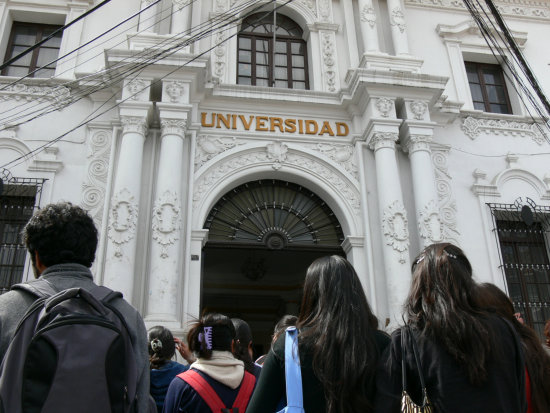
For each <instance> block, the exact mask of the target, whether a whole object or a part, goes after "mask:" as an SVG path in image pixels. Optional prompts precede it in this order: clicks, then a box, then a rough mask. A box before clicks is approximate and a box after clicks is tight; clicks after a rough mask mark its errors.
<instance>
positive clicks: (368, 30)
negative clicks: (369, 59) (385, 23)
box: [359, 0, 380, 53]
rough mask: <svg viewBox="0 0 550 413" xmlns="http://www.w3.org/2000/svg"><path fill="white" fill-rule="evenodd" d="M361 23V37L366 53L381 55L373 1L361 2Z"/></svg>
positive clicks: (364, 0) (360, 0)
mask: <svg viewBox="0 0 550 413" xmlns="http://www.w3.org/2000/svg"><path fill="white" fill-rule="evenodd" d="M359 21H360V22H361V35H362V38H363V47H364V48H365V50H364V51H365V53H379V52H380V43H379V41H378V28H377V25H376V12H375V10H374V7H373V4H372V0H359Z"/></svg>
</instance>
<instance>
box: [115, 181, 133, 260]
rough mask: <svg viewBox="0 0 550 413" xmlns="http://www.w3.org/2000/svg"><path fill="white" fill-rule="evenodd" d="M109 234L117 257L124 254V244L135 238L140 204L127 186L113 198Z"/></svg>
mask: <svg viewBox="0 0 550 413" xmlns="http://www.w3.org/2000/svg"><path fill="white" fill-rule="evenodd" d="M109 212H110V219H109V226H108V229H107V236H108V237H109V239H110V240H111V242H112V243H113V244H114V245H115V257H121V256H122V246H123V245H124V244H126V243H127V242H128V241H130V240H131V239H132V238H134V236H135V233H136V225H137V218H138V206H137V204H136V203H135V201H134V196H133V195H132V194H131V193H130V191H128V190H127V189H126V188H123V189H122V190H120V191H119V192H118V193H117V194H115V196H113V199H112V200H111V208H110V210H109Z"/></svg>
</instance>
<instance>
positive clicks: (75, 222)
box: [0, 202, 151, 413]
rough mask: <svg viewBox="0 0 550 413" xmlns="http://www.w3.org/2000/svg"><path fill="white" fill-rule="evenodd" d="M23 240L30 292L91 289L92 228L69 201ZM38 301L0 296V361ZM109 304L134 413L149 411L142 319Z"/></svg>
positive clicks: (21, 292)
mask: <svg viewBox="0 0 550 413" xmlns="http://www.w3.org/2000/svg"><path fill="white" fill-rule="evenodd" d="M23 240H24V243H25V246H26V247H27V250H28V252H29V254H30V257H31V263H32V268H33V271H34V275H35V278H37V279H36V280H33V281H29V282H28V283H27V284H28V285H30V286H31V287H30V288H31V289H32V284H33V283H36V282H41V283H44V282H45V281H46V282H47V283H48V284H49V285H50V287H51V288H52V289H53V290H55V291H62V290H65V289H68V288H75V287H78V288H82V289H84V290H87V291H89V290H91V289H93V288H95V287H96V284H95V283H94V281H93V276H92V272H91V271H90V267H91V266H92V263H93V261H94V258H95V252H96V248H97V229H96V227H95V225H94V221H93V219H92V218H91V217H90V215H89V214H88V213H87V212H86V211H84V210H83V209H82V208H80V207H78V206H76V205H73V204H71V203H70V202H60V203H57V204H49V205H46V206H44V207H43V208H42V209H39V210H38V211H36V212H35V214H34V215H33V216H32V217H31V219H30V220H29V222H28V223H27V225H26V226H25V228H24V230H23ZM44 280H45V281H44ZM37 298H38V297H37V296H36V295H34V294H32V293H31V292H30V291H27V290H26V289H12V290H11V291H9V292H7V293H6V294H3V295H1V296H0V360H1V359H3V358H4V354H5V353H6V350H7V349H8V346H9V343H10V341H11V339H12V337H13V336H14V334H15V329H16V327H17V325H18V324H19V321H20V320H21V318H22V317H23V315H24V314H25V313H26V311H27V309H28V308H29V307H30V306H31V305H32V304H33V302H34V301H35V300H36V299H37ZM110 304H111V305H112V306H113V307H114V308H115V309H116V310H118V312H119V313H120V314H121V316H122V317H123V318H124V320H125V322H126V325H127V327H128V332H129V335H130V339H131V341H132V347H133V349H134V353H135V354H134V356H135V360H136V363H137V367H138V384H137V386H138V387H137V399H138V404H137V411H138V412H140V413H141V412H148V411H149V408H150V406H151V401H150V396H149V356H148V354H147V344H146V343H147V341H146V340H147V331H146V329H145V325H144V323H143V319H142V318H141V316H140V315H139V313H138V312H137V311H136V309H134V308H133V307H132V306H131V305H130V304H128V303H127V302H126V301H125V300H124V299H122V298H115V299H113V300H112V301H111V302H110ZM91 345H93V343H91ZM82 374H86V372H82ZM76 410H78V409H75V411H76Z"/></svg>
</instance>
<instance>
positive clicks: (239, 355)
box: [0, 203, 550, 413]
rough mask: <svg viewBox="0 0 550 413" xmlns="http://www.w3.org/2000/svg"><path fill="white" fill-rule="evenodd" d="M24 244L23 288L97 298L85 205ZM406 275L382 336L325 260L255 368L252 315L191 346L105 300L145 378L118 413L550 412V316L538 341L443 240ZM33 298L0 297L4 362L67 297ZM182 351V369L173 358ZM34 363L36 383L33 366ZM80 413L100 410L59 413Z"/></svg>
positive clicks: (39, 221)
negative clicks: (36, 316) (398, 315)
mask: <svg viewBox="0 0 550 413" xmlns="http://www.w3.org/2000/svg"><path fill="white" fill-rule="evenodd" d="M24 241H25V244H26V246H27V248H28V251H29V253H30V256H31V260H32V265H33V268H34V270H35V275H36V278H37V280H35V281H31V282H29V283H28V285H31V286H33V285H34V286H35V289H39V288H38V287H41V284H40V280H42V281H41V282H42V283H44V282H47V283H48V284H49V286H50V287H52V288H54V289H55V291H59V292H60V293H59V294H57V295H56V296H55V297H57V296H59V295H61V296H62V297H61V298H65V296H66V295H67V293H66V290H67V289H69V288H73V289H74V288H78V289H83V290H90V291H94V288H95V284H94V283H93V277H92V274H91V272H90V269H89V267H90V266H91V264H92V262H93V258H94V255H95V249H96V246H97V231H96V229H95V226H94V224H93V221H92V219H91V218H90V216H89V215H88V214H87V213H86V212H85V211H83V210H82V209H81V208H79V207H76V206H73V205H71V204H69V203H60V204H52V205H48V206H46V207H44V208H43V209H41V210H39V211H38V212H37V213H36V214H35V215H34V216H33V217H32V218H31V220H30V221H29V223H28V224H27V226H26V227H25V230H24ZM411 279H412V281H411V284H410V290H409V293H408V296H407V298H406V300H405V303H404V314H403V323H402V324H403V325H402V326H400V327H398V328H396V329H395V331H393V332H391V334H388V333H387V332H385V331H382V330H381V329H380V328H379V324H378V319H377V317H376V315H375V314H373V312H372V310H371V308H370V306H369V303H368V301H367V298H366V296H365V293H364V289H363V286H362V285H361V282H360V280H359V277H358V275H357V273H356V271H355V269H354V268H353V266H352V265H351V264H350V263H349V262H348V261H347V260H346V259H345V258H343V257H341V256H336V255H333V256H327V257H323V258H319V259H317V260H316V261H314V262H313V263H312V264H311V265H310V266H309V268H308V270H307V272H306V275H305V280H304V285H303V294H302V301H301V304H300V310H299V314H297V315H287V316H285V317H283V318H282V319H281V320H280V321H279V323H277V325H276V326H275V329H274V334H273V340H272V343H271V347H270V349H269V351H268V352H267V354H265V355H263V356H261V357H260V358H258V359H257V360H256V361H254V353H253V335H252V331H251V329H250V326H249V325H248V324H247V323H246V321H244V320H241V319H231V318H229V317H227V316H225V315H223V314H216V313H209V314H204V315H203V316H202V317H201V318H200V320H197V321H196V322H195V323H193V324H192V325H191V326H190V329H189V332H188V334H187V337H186V340H185V341H184V340H182V339H180V338H177V337H174V336H173V335H172V332H171V331H170V330H169V329H167V328H165V327H163V326H156V327H153V328H151V329H150V330H149V331H148V332H146V331H145V327H144V323H143V321H142V319H141V317H140V316H139V314H138V313H137V311H136V310H135V309H133V308H132V307H131V306H130V305H129V304H127V303H126V302H125V301H124V299H123V298H121V297H120V296H116V295H108V297H109V300H111V301H109V300H107V299H102V300H101V302H102V303H103V302H105V303H106V305H108V307H109V308H113V309H114V310H116V313H117V314H118V315H119V316H120V317H121V319H123V320H124V325H125V326H126V327H125V328H126V329H127V331H128V335H129V337H130V340H131V342H132V351H133V357H132V360H133V362H135V366H136V368H135V369H134V370H135V372H134V375H135V377H137V379H136V384H135V386H132V388H134V387H135V390H134V393H135V395H134V394H133V393H132V395H133V396H134V397H131V399H130V400H129V401H128V402H127V403H126V404H127V406H126V404H125V405H124V406H123V405H122V404H120V410H117V409H115V408H114V407H113V409H112V410H111V411H113V412H115V411H116V412H119V411H120V412H125V413H126V412H129V411H137V412H143V413H146V412H147V413H150V412H153V411H155V412H158V413H161V412H164V413H178V412H186V413H209V412H214V413H244V412H245V411H246V412H247V413H269V412H278V411H280V410H282V409H284V408H285V406H287V405H288V406H287V409H289V408H290V407H291V408H292V409H289V410H287V411H289V412H290V411H303V412H309V413H313V412H314V413H319V412H326V413H350V412H388V413H393V412H417V411H418V412H450V413H460V412H471V411H480V412H499V413H501V412H510V413H512V412H514V413H524V412H529V413H545V412H550V348H549V346H550V320H549V322H548V323H547V325H546V328H545V334H546V336H547V341H546V342H545V343H542V342H541V341H540V340H539V338H538V337H537V335H536V333H535V332H534V330H532V329H531V328H530V327H528V326H526V325H525V324H523V323H522V320H521V318H520V317H518V315H517V313H516V312H515V310H514V306H513V304H512V302H511V301H510V299H509V298H508V297H507V295H506V294H505V293H504V292H503V291H502V290H500V289H499V288H498V287H497V286H495V285H493V284H488V283H482V284H481V283H477V282H476V281H475V280H474V278H473V271H472V267H471V264H470V262H469V261H468V259H467V257H466V256H465V254H464V252H463V251H462V250H461V249H460V248H458V247H457V246H455V245H452V244H449V243H439V244H433V245H430V246H428V247H426V248H425V249H424V250H423V251H422V252H421V253H420V254H419V255H418V256H417V257H416V259H415V260H414V261H413V265H412V277H411ZM44 280H45V281H44ZM32 291H33V290H32V288H28V287H24V288H23V287H20V288H15V289H14V290H12V291H10V292H8V293H6V294H4V295H2V296H0V358H4V355H6V357H14V356H13V355H12V353H13V350H12V349H11V348H10V347H11V346H10V342H11V341H12V340H14V336H17V334H19V329H20V327H18V326H21V325H23V323H22V322H21V320H22V318H23V319H24V318H26V317H28V314H29V312H30V311H31V310H32V309H33V308H34V307H37V305H38V304H41V305H44V306H45V310H44V311H46V310H48V311H49V310H51V308H52V307H54V305H55V304H59V302H60V301H61V298H57V299H55V297H54V298H47V297H45V298H43V299H42V301H41V299H40V298H37V296H38V297H40V296H39V294H34V295H33V293H32ZM82 295H84V296H86V294H85V293H82ZM33 303H34V304H33ZM29 307H30V309H29ZM96 307H98V308H99V305H96ZM114 310H113V311H114ZM64 311H65V313H67V311H73V309H72V307H65V310H64ZM75 331H77V330H75ZM78 331H80V330H78ZM71 339H73V340H76V339H77V338H75V337H71ZM296 341H297V345H296V344H295V343H296ZM118 345H120V343H119V344H118ZM113 346H115V345H114V344H113ZM42 347H44V346H42ZM29 348H30V347H29ZM41 350H43V348H42V349H41ZM33 351H34V350H33ZM19 352H20V353H24V351H23V350H20V351H19ZM176 352H178V353H179V354H180V355H181V357H182V358H183V359H184V360H185V364H183V363H179V362H177V361H175V360H174V356H175V354H176ZM147 353H148V356H147ZM31 356H32V355H28V356H27V362H26V363H25V364H24V365H25V368H28V365H29V363H31V362H29V361H28V360H34V361H33V363H38V361H37V358H36V357H34V358H32V357H31ZM21 357H23V356H21ZM83 357H85V355H83ZM112 358H113V356H112V355H107V360H108V361H109V362H113V360H112ZM55 360H61V356H59V357H58V358H57V359H55ZM5 361H6V360H4V361H3V362H2V369H1V373H0V374H1V375H0V411H7V410H6V407H5V406H6V403H5V400H3V398H9V396H4V394H9V392H13V391H14V388H16V387H17V386H21V385H22V384H21V383H13V381H10V380H8V377H7V373H6V371H7V370H6V368H5V364H7V363H5ZM51 363H52V362H50V364H51ZM31 364H32V363H31ZM293 366H296V367H295V368H296V369H297V371H298V376H294V379H292V377H293V376H292V374H294V373H296V371H294V370H293V369H294V367H293ZM30 367H31V369H32V370H33V371H34V374H36V371H37V369H38V366H32V365H31V366H30ZM126 367H127V366H126ZM132 371H133V370H132ZM24 377H26V376H24ZM295 377H299V381H298V384H296V381H295ZM56 379H57V377H54V378H52V377H49V378H48V382H47V385H49V386H51V388H52V389H53V388H54V387H55V386H54V385H53V384H52V383H54V382H55V380H56ZM291 379H292V380H291ZM25 383H28V382H25ZM43 385H44V384H42V386H43ZM75 385H76V386H77V385H78V383H76V384H75ZM109 385H111V384H109ZM10 386H11V387H10ZM297 387H298V388H297ZM123 388H124V391H125V392H126V393H125V394H127V393H128V387H127V385H124V386H123ZM16 390H17V389H16ZM17 391H18V393H17V394H20V393H21V390H20V389H19V390H17ZM27 393H29V391H28V389H27V390H25V391H23V392H22V394H23V396H22V397H23V398H24V397H27V396H26V395H27ZM296 394H299V397H298V398H296ZM29 397H30V400H31V402H32V400H35V399H36V397H35V396H32V395H31V396H29ZM33 397H34V399H33ZM97 397H98V398H100V397H101V396H97ZM106 397H108V398H109V400H111V402H112V401H113V400H114V399H113V396H112V394H109V395H108V396H106ZM125 400H126V399H125ZM296 400H298V404H301V405H299V406H296V405H295V404H296ZM25 403H26V404H25ZM28 403H29V402H28V401H24V403H23V404H24V405H25V406H28ZM291 404H292V406H291ZM296 409H298V410H296ZM300 409H301V410H300ZM73 410H74V411H83V412H86V411H90V412H92V411H94V410H92V409H90V410H86V406H78V408H76V407H75V406H72V407H71V408H70V409H69V407H68V406H65V408H61V409H59V408H58V410H52V411H59V412H64V411H67V412H68V411H73ZM21 411H24V409H22V410H21ZM29 411H30V410H29ZM33 411H34V410H33ZM36 411H42V410H36ZM95 411H96V412H97V411H98V410H95ZM10 413H11V411H10ZM14 413H19V412H15V411H14Z"/></svg>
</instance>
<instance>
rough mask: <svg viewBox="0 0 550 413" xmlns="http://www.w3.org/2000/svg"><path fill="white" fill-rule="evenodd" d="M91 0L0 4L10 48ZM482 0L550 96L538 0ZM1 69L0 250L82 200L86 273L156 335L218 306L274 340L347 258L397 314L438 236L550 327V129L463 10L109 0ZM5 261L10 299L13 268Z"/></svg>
mask: <svg viewBox="0 0 550 413" xmlns="http://www.w3.org/2000/svg"><path fill="white" fill-rule="evenodd" d="M95 3H97V2H94V1H92V0H78V1H64V0H35V1H33V2H32V3H29V2H27V1H23V0H17V1H16V0H4V1H0V27H1V28H2V30H1V32H0V35H1V39H0V53H4V55H5V60H7V59H9V58H10V57H13V56H15V55H17V54H18V53H20V52H21V50H24V49H25V48H26V47H28V46H29V45H32V44H35V43H36V42H38V41H40V40H41V39H45V38H46V37H47V36H49V35H51V34H52V33H54V31H55V30H56V28H57V27H60V26H62V25H63V24H65V23H67V22H69V21H72V20H74V19H75V18H76V17H77V16H79V15H82V13H84V12H85V11H86V10H89V9H90V8H92V7H93V6H94V5H95ZM275 4H276V5H277V6H279V8H278V9H277V13H276V16H277V17H276V19H277V20H276V25H277V30H276V34H275V38H274V36H273V15H272V14H268V11H270V10H272V9H273V7H274V5H275ZM496 4H497V5H498V7H499V9H500V10H501V12H502V13H503V16H504V18H505V20H506V22H507V24H508V26H509V27H510V29H511V34H512V36H513V37H514V39H515V41H516V42H517V44H518V45H519V46H520V48H521V49H522V51H523V53H524V55H525V57H526V59H527V61H528V62H529V64H530V66H531V67H532V69H533V71H534V73H535V74H536V76H537V77H538V79H539V81H540V82H541V87H542V89H543V90H544V91H546V92H548V91H550V76H549V73H548V71H549V66H548V63H549V61H548V53H544V51H545V50H547V44H546V42H547V39H548V38H550V2H548V1H538V2H535V1H527V0H506V1H497V2H496ZM259 6H263V7H262V8H259ZM146 7H148V9H147V10H145V11H144V12H143V13H142V14H141V16H140V17H139V18H138V17H136V18H134V19H131V20H129V21H128V22H126V23H123V24H122V25H121V26H119V27H117V28H115V29H114V30H112V31H110V32H108V33H107V34H106V35H105V36H103V37H101V38H99V39H98V40H96V41H94V42H93V43H91V44H89V45H86V46H83V47H82V48H81V49H80V50H78V51H77V52H76V53H72V54H69V55H67V54H68V53H69V52H71V51H72V50H74V49H76V48H77V47H79V46H80V45H84V44H85V43H86V42H89V41H91V40H92V39H94V38H95V37H96V36H98V35H100V34H101V33H103V32H106V31H108V30H109V29H111V28H112V27H114V26H115V25H117V24H118V23H120V22H122V21H123V20H124V19H127V18H128V17H130V16H132V14H134V13H137V12H138V11H139V10H140V8H146ZM225 23H227V24H225ZM222 24H223V25H222ZM192 38H194V39H196V41H190V40H189V39H192ZM186 41H188V44H185V42H186ZM182 42H183V43H182ZM174 45H179V46H178V47H176V48H173V49H170V47H172V46H174ZM182 46H185V47H182ZM172 52H173V53H172ZM170 53H171V54H170ZM154 54H157V57H155V56H154ZM65 55H67V57H65V58H64V59H62V60H60V61H59V62H57V63H55V62H53V61H54V60H55V57H56V56H65ZM159 56H160V57H162V59H161V60H158V57H159ZM44 65H46V67H45V68H42V69H40V70H37V69H38V68H40V67H41V66H44ZM54 72H55V78H50V76H51V75H52V73H54ZM25 73H32V75H31V77H29V78H26V79H24V80H22V81H20V82H17V83H13V82H14V81H16V80H17V78H16V77H13V76H21V75H23V74H25ZM2 75H3V77H1V78H0V83H1V85H0V97H1V101H0V113H2V115H0V117H1V120H0V124H2V125H3V129H2V130H1V131H0V165H5V164H6V163H7V162H10V161H12V160H14V159H18V160H17V161H16V162H12V163H10V164H8V165H6V170H5V173H8V172H9V174H10V175H9V176H10V179H12V181H10V182H5V183H6V184H8V186H9V187H10V188H12V192H11V194H12V195H10V194H9V193H8V192H5V194H4V195H3V196H2V207H3V208H9V207H8V205H12V203H13V204H15V203H17V205H21V207H20V211H21V213H20V214H17V216H15V215H12V214H7V213H5V214H4V215H3V216H2V227H1V230H2V231H3V232H2V237H3V238H2V242H3V243H5V244H3V245H6V244H9V243H12V244H13V243H14V239H15V238H14V237H15V235H9V231H8V230H7V229H6V228H8V224H9V225H15V226H17V225H19V227H17V231H19V228H20V225H21V224H20V223H21V222H24V221H25V219H26V218H25V217H28V214H27V215H26V212H27V211H28V208H29V206H31V207H32V206H34V205H35V204H38V205H44V204H46V203H48V202H54V201H58V200H62V199H63V200H69V201H72V202H74V203H78V204H80V205H82V206H84V207H85V208H87V209H88V210H89V211H90V212H91V214H92V215H93V217H94V219H95V220H96V223H97V226H98V228H99V229H100V236H101V239H100V246H99V250H98V254H97V260H96V263H95V265H94V272H95V274H96V278H97V280H98V282H100V283H104V284H106V285H108V286H110V287H112V288H115V289H118V290H121V291H122V292H123V293H124V295H125V297H126V298H127V299H129V301H131V302H132V303H133V304H134V305H135V306H136V307H137V308H138V309H139V310H140V312H141V313H142V314H143V316H144V318H145V320H146V322H147V324H148V325H154V324H164V325H167V326H169V327H171V328H172V329H174V330H176V333H177V334H181V332H182V330H184V329H185V328H186V323H187V322H188V321H189V320H190V319H192V318H193V317H197V316H198V315H199V314H200V312H201V311H202V310H204V309H210V310H217V311H222V312H226V313H229V314H230V315H238V316H240V317H241V318H244V319H246V320H247V321H249V322H250V324H251V325H252V327H253V329H254V331H255V333H256V335H257V336H258V337H259V339H258V341H259V342H260V343H262V342H266V343H267V342H268V337H269V332H270V330H271V328H272V326H273V323H274V321H275V320H277V319H278V318H279V317H280V316H281V315H283V314H285V313H296V312H297V309H298V306H299V299H300V293H301V283H302V281H303V277H304V275H305V269H306V268H307V266H308V265H309V263H310V262H311V261H312V260H313V259H315V258H316V257H319V256H322V255H325V254H343V255H345V256H347V258H348V259H349V260H350V261H351V262H352V263H353V264H354V266H355V268H356V269H357V272H358V274H359V276H360V278H361V280H362V282H363V286H364V288H365V291H366V294H367V297H368V299H369V301H370V303H371V305H372V307H373V309H374V311H375V312H376V314H378V316H379V318H380V320H381V322H382V324H384V323H390V324H391V325H395V324H397V323H399V321H400V320H401V317H400V313H401V306H402V303H403V300H404V298H405V296H406V293H407V291H408V289H409V284H410V267H411V260H412V259H414V257H415V256H416V255H417V254H418V252H419V251H420V250H421V249H422V248H423V247H424V246H425V245H428V244H430V243H433V242H439V241H450V242H453V243H456V244H458V245H460V246H461V247H462V248H463V249H464V250H465V252H466V254H467V255H468V257H469V258H470V259H471V261H472V264H473V266H474V268H475V275H476V279H477V280H479V281H490V282H493V283H495V284H497V285H498V286H500V287H501V288H503V289H505V290H506V291H507V292H508V293H509V294H510V296H511V298H512V300H513V301H514V303H515V305H516V307H517V309H518V310H519V311H522V312H523V313H524V317H525V318H526V320H527V321H528V322H529V323H530V324H531V325H533V326H535V327H536V328H537V329H538V330H539V332H540V330H541V328H542V326H543V322H544V320H546V319H548V318H550V264H549V237H548V233H549V230H550V223H549V222H550V220H549V216H550V215H549V214H550V166H549V165H550V143H549V140H548V135H550V133H549V131H548V128H546V126H545V125H544V124H541V123H540V120H538V122H539V124H538V126H539V127H540V126H541V125H542V129H539V127H537V123H536V122H537V121H536V120H534V119H533V118H532V117H531V116H530V115H529V111H528V110H527V108H526V106H525V105H524V103H523V100H525V99H522V97H523V98H525V94H524V92H518V91H517V90H520V89H519V88H517V82H516V80H514V79H513V77H511V76H510V73H508V70H507V69H506V68H503V67H502V66H500V65H499V59H497V58H495V57H494V56H493V54H492V52H491V50H490V48H489V47H488V46H487V44H486V43H485V40H484V38H483V37H482V36H481V34H480V31H479V30H478V29H477V27H476V25H475V24H474V23H473V21H472V19H471V17H470V15H469V13H468V12H467V10H466V9H465V8H464V6H463V4H462V2H461V1H451V0H443V1H438V2H434V1H431V0H372V1H371V0H294V1H291V2H286V1H285V2H283V1H280V0H277V1H276V2H273V1H244V0H201V1H190V0H173V1H170V0H162V1H161V2H159V3H154V2H153V1H151V0H148V1H145V0H144V1H142V2H141V3H140V1H137V0H117V1H114V2H111V3H109V4H107V5H105V6H103V7H102V8H100V9H99V10H97V11H95V12H94V13H92V14H90V15H89V16H87V17H85V18H84V19H83V20H81V21H80V22H78V23H77V24H75V25H72V26H71V27H70V28H68V29H67V30H65V32H64V33H63V35H62V36H61V35H54V36H53V37H52V38H51V39H50V40H48V41H47V42H46V43H44V44H43V45H42V46H41V47H39V48H37V49H35V50H34V51H33V53H32V54H29V55H27V56H25V57H24V58H23V59H21V60H20V61H17V62H14V63H13V64H12V65H10V66H9V67H7V68H6V69H5V70H4V71H3V72H2ZM106 86H108V87H106ZM521 94H523V96H522V95H521ZM67 103H72V104H70V105H68V106H67V105H66V104H67ZM45 110H48V111H51V112H52V113H50V114H48V115H46V116H43V117H38V118H36V119H34V120H32V121H29V122H26V123H21V121H22V120H28V119H31V118H33V117H35V115H36V114H38V113H39V112H41V111H45ZM87 120H89V122H88V123H87V124H86V126H84V127H81V128H78V129H75V130H72V129H73V128H74V127H76V126H77V125H78V124H79V123H81V122H84V121H87ZM19 123H21V124H19ZM541 130H542V132H544V134H546V136H545V135H544V134H543V133H542V132H541ZM69 131H70V133H68V134H66V135H64V136H63V137H62V139H59V140H58V141H55V142H54V143H53V144H52V145H50V146H47V147H46V148H45V149H44V150H41V151H38V152H37V153H33V154H31V155H28V156H27V154H28V153H29V152H30V151H31V150H35V149H38V148H40V147H41V146H42V145H44V144H45V143H47V142H49V141H52V140H53V139H55V138H57V137H59V136H61V135H62V134H65V133H66V132H69ZM20 157H21V159H19V158H20ZM23 181H24V182H25V183H26V187H25V188H22V187H17V186H18V185H19V183H20V182H23ZM29 185H30V187H32V189H28V187H29ZM20 186H21V185H20ZM16 187H17V188H16ZM5 188H6V186H5ZM14 188H15V189H14ZM38 193H40V194H41V197H37V195H36V194H38ZM12 198H13V199H12ZM15 198H17V199H15ZM31 198H32V200H31ZM12 220H13V222H14V223H15V224H11V222H12ZM18 223H19V224H18ZM6 248H7V247H6ZM3 249H5V247H4V246H3ZM5 256H6V253H5V252H3V253H2V255H0V257H2V262H1V263H0V268H1V269H2V273H1V274H0V276H1V277H2V278H1V282H2V284H1V285H0V287H1V288H7V287H8V286H9V285H10V283H13V282H16V281H18V279H17V277H14V276H13V275H12V273H13V272H14V271H15V272H18V271H20V270H21V268H22V265H23V263H22V262H20V261H21V258H20V259H19V261H18V264H13V265H12V264H9V263H7V261H8V259H7V258H6V259H4V257H5ZM9 265H12V266H11V267H9V270H4V268H7V267H6V266H9ZM25 265H26V266H25V270H24V271H23V272H21V274H22V275H21V276H22V278H23V279H26V278H29V277H32V271H30V269H29V263H28V259H27V263H26V264H25ZM14 266H15V267H17V266H19V267H18V268H19V270H14V269H13V268H15V267H14ZM8 272H9V274H10V275H6V274H8Z"/></svg>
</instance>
